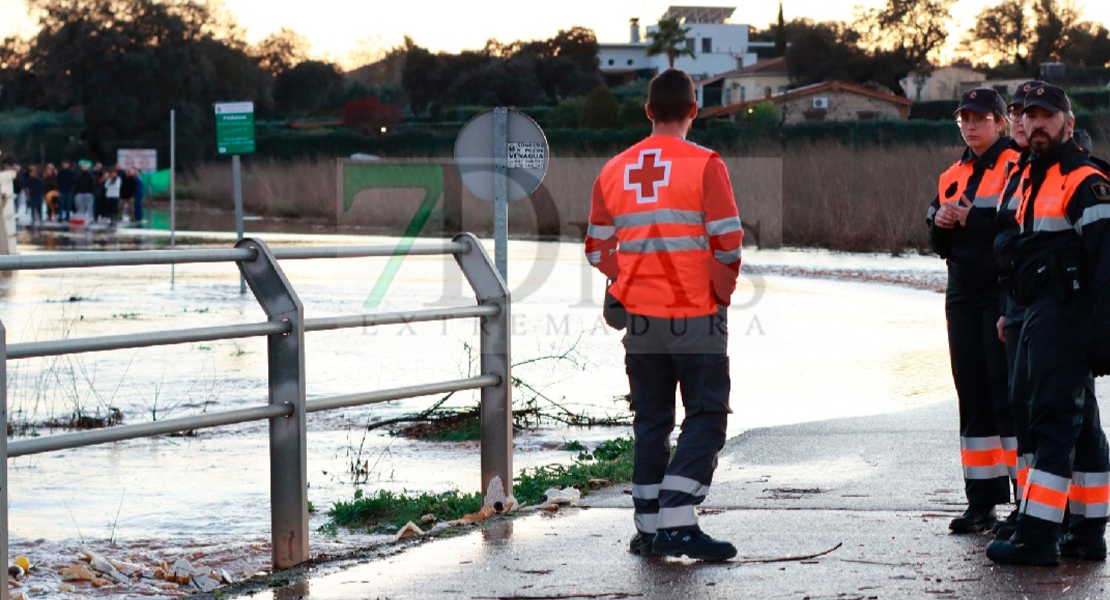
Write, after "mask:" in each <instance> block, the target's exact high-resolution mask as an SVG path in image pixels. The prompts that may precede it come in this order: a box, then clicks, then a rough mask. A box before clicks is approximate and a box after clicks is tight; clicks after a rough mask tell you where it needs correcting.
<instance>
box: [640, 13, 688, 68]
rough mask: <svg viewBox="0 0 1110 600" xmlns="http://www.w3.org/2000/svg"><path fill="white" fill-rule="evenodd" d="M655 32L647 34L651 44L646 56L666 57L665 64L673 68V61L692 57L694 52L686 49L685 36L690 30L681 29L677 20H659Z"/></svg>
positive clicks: (686, 28)
mask: <svg viewBox="0 0 1110 600" xmlns="http://www.w3.org/2000/svg"><path fill="white" fill-rule="evenodd" d="M656 27H657V28H656V30H655V31H652V32H651V33H649V34H648V37H650V38H651V43H650V44H648V47H647V55H648V56H658V55H660V54H666V55H667V63H668V64H669V65H670V67H671V68H672V69H673V68H674V61H675V59H677V58H678V57H679V56H690V57H692V58H697V57H696V56H694V52H693V51H692V50H690V49H689V48H688V47H686V34H687V33H689V32H690V28H688V27H683V26H682V24H681V23H679V22H678V19H660V20H659V24H658V25H657V26H656Z"/></svg>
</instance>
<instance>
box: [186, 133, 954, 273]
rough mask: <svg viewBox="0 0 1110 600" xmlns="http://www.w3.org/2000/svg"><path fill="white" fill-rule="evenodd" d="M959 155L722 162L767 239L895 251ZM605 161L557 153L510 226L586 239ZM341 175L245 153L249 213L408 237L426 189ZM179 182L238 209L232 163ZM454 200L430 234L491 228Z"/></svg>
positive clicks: (898, 152) (480, 209)
mask: <svg viewBox="0 0 1110 600" xmlns="http://www.w3.org/2000/svg"><path fill="white" fill-rule="evenodd" d="M959 153H960V149H959V148H955V147H944V146H937V145H921V146H905V145H903V146H897V147H894V148H880V147H873V148H850V147H847V146H844V145H840V144H832V143H830V144H815V145H804V146H796V147H791V148H788V149H787V150H786V151H785V153H782V152H781V151H778V152H774V154H779V156H774V155H772V154H773V152H766V153H764V156H762V157H726V159H725V160H726V163H727V164H728V166H729V170H730V173H731V174H732V177H733V184H734V186H735V187H736V190H737V197H738V203H739V205H740V212H741V217H742V218H743V219H744V221H745V223H746V224H752V225H755V224H758V225H759V227H760V228H761V229H762V233H763V235H761V238H762V239H761V240H760V241H761V242H763V243H768V242H769V243H771V244H774V243H775V242H776V241H778V240H777V239H776V238H778V235H777V234H776V232H777V231H778V230H779V229H780V227H781V238H779V239H781V242H782V243H784V244H786V245H790V246H808V247H824V248H830V249H834V250H847V251H875V252H892V253H900V252H904V251H906V250H907V249H909V250H924V249H926V248H927V243H928V241H927V231H926V228H925V224H924V215H925V210H926V208H927V207H928V204H929V202H930V201H931V200H932V198H933V196H934V195H935V194H936V180H937V177H938V176H939V175H940V173H941V172H942V171H943V170H944V169H945V168H947V166H948V165H950V164H951V163H952V162H953V161H955V160H956V159H957V158H958V156H959ZM768 155H771V156H768ZM605 160H606V159H605V158H556V159H554V160H552V161H551V164H550V168H549V171H548V174H547V177H546V178H545V180H544V184H543V185H544V188H543V189H544V192H545V193H544V194H542V195H544V196H546V198H536V197H535V196H537V195H539V194H536V195H534V197H533V199H532V201H522V202H516V203H513V204H512V205H510V213H509V222H510V231H511V233H512V234H513V235H516V236H523V237H538V236H549V235H559V236H560V237H562V238H564V239H581V236H582V235H583V233H584V232H583V231H582V226H583V224H584V223H585V221H586V220H587V218H588V215H589V202H590V190H591V187H592V184H593V180H594V178H595V177H596V176H597V173H598V171H599V170H600V169H601V166H602V165H604V163H605ZM336 173H337V162H336V161H335V160H331V159H316V160H301V161H295V162H282V161H274V160H267V159H258V160H255V159H251V158H248V159H245V160H244V164H243V201H244V207H245V209H246V210H247V212H249V213H251V214H257V215H263V216H274V217H285V218H289V217H292V218H297V217H304V218H311V219H319V220H326V221H329V222H332V223H341V224H343V225H351V226H354V227H355V228H356V229H366V230H370V231H375V232H382V233H392V234H400V233H402V232H403V231H404V229H405V227H406V225H407V224H408V223H409V222H410V221H411V220H412V218H413V215H415V214H416V211H417V208H418V207H419V204H420V200H421V196H422V195H421V194H419V193H412V192H413V191H412V190H408V191H406V190H377V191H373V192H369V191H367V192H362V193H360V194H359V195H357V196H356V197H355V200H356V205H357V206H356V207H355V208H356V210H353V211H351V212H349V213H346V214H345V213H344V211H342V210H341V201H340V200H339V198H338V195H337V191H336V186H337V184H336V181H337V176H336ZM449 176H450V175H449ZM456 183H457V182H456ZM184 186H185V188H186V189H189V190H191V191H192V192H193V193H194V194H195V195H196V196H197V198H198V199H199V200H201V201H202V202H204V203H206V204H209V205H213V206H220V207H224V208H230V207H231V201H230V198H231V197H232V180H231V168H230V166H229V165H228V164H227V163H226V162H221V163H212V164H208V165H204V166H202V167H200V168H199V169H198V170H197V171H196V172H195V173H194V174H193V175H192V176H190V177H187V178H186V179H185V181H184ZM450 187H451V186H450V185H448V188H450ZM459 206H460V208H459V209H458V210H457V212H458V215H457V216H456V218H457V219H458V220H459V223H457V224H452V223H451V219H450V218H449V216H450V215H447V216H445V215H446V213H445V210H444V208H443V203H442V202H441V203H439V204H437V207H436V209H435V210H434V211H433V213H432V216H431V219H430V220H429V223H428V226H426V227H425V229H424V231H425V232H439V231H444V230H454V229H463V230H468V231H474V232H477V233H479V234H488V233H489V232H490V231H491V228H492V216H491V210H490V205H489V204H487V203H485V202H482V201H480V200H477V199H476V198H474V197H472V196H471V195H470V194H469V193H468V192H465V191H464V192H463V193H462V194H461V199H460V203H459ZM780 207H781V208H780ZM780 219H781V221H780ZM445 222H446V223H448V224H446V225H445ZM780 223H781V224H780ZM768 232H770V234H768Z"/></svg>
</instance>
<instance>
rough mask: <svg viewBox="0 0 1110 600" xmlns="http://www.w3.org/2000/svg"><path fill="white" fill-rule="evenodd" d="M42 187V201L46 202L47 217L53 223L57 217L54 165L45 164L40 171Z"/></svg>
mask: <svg viewBox="0 0 1110 600" xmlns="http://www.w3.org/2000/svg"><path fill="white" fill-rule="evenodd" d="M42 187H43V189H44V190H46V194H45V195H44V196H43V199H44V200H46V214H47V217H48V218H49V219H50V220H51V221H53V220H55V219H57V217H58V205H59V204H60V202H59V201H58V169H57V168H55V167H54V163H47V164H46V168H45V169H43V171H42Z"/></svg>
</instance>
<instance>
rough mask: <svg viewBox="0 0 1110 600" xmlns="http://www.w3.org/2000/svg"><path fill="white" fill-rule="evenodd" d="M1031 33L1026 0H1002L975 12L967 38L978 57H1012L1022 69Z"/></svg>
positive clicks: (1033, 24) (1033, 28) (1033, 26)
mask: <svg viewBox="0 0 1110 600" xmlns="http://www.w3.org/2000/svg"><path fill="white" fill-rule="evenodd" d="M1035 35H1036V21H1035V19H1034V17H1033V15H1032V10H1031V6H1030V2H1029V0H1003V1H1002V2H1001V3H1000V4H998V5H997V6H988V7H987V8H984V9H983V10H982V11H980V12H979V15H978V16H977V17H976V18H975V27H974V28H973V29H972V30H971V31H970V32H969V37H968V39H967V41H968V42H970V43H971V44H972V45H973V46H975V47H976V48H977V49H978V52H977V55H978V56H980V57H984V58H989V57H995V58H999V59H1007V60H1012V61H1014V62H1015V63H1017V64H1018V66H1019V67H1021V70H1023V71H1024V70H1026V69H1027V68H1028V66H1029V52H1030V48H1031V47H1032V45H1033V41H1034V39H1035Z"/></svg>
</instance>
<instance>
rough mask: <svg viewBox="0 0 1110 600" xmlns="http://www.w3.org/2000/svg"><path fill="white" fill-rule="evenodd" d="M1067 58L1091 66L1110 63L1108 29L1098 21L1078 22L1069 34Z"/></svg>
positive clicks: (1102, 65) (1103, 65)
mask: <svg viewBox="0 0 1110 600" xmlns="http://www.w3.org/2000/svg"><path fill="white" fill-rule="evenodd" d="M1069 37H1070V38H1071V40H1072V43H1071V44H1070V45H1069V46H1068V58H1069V59H1070V60H1072V61H1074V62H1078V63H1082V64H1085V65H1089V66H1092V67H1105V66H1106V65H1107V64H1110V31H1108V30H1107V29H1106V27H1105V26H1103V25H1100V24H1098V23H1090V22H1086V23H1080V24H1078V25H1077V26H1076V27H1075V29H1074V30H1073V31H1072V32H1071V34H1070V36H1069Z"/></svg>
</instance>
